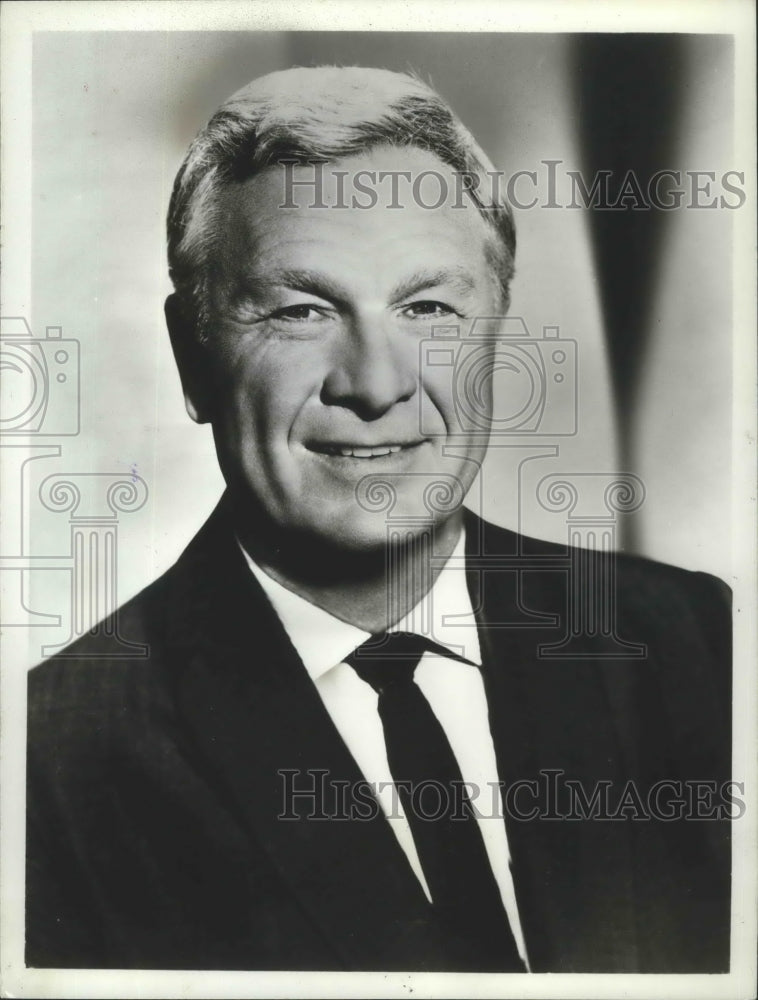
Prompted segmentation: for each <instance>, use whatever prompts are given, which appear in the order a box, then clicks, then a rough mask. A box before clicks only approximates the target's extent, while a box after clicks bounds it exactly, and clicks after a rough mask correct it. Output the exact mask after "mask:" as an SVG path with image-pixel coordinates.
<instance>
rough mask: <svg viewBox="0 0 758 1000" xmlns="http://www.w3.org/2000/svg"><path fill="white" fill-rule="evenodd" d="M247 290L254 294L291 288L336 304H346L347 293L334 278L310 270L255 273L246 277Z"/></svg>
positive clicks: (279, 270) (278, 270) (294, 269)
mask: <svg viewBox="0 0 758 1000" xmlns="http://www.w3.org/2000/svg"><path fill="white" fill-rule="evenodd" d="M245 288H246V290H247V291H252V292H257V291H260V292H267V291H270V290H271V289H272V288H290V289H293V290H294V291H297V292H308V293H309V294H311V295H318V296H319V298H323V299H330V300H331V301H334V302H340V303H341V302H344V301H345V299H346V292H345V289H344V287H343V286H342V285H339V284H338V283H337V282H336V281H334V279H333V278H330V277H329V276H328V275H327V274H323V273H322V272H321V271H314V270H311V269H310V268H281V269H277V270H274V271H271V272H269V273H268V274H266V275H265V276H263V275H257V274H255V273H253V274H250V275H248V276H246V279H245Z"/></svg>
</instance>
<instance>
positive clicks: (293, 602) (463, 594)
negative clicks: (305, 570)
mask: <svg viewBox="0 0 758 1000" xmlns="http://www.w3.org/2000/svg"><path fill="white" fill-rule="evenodd" d="M239 545H240V548H241V549H242V553H243V555H244V556H245V560H246V562H247V564H248V566H249V567H250V570H251V571H252V573H253V575H254V576H255V578H256V579H257V581H258V583H259V584H260V585H261V587H262V588H263V591H264V593H265V594H266V596H267V597H268V599H269V601H271V604H272V605H273V607H274V610H275V611H276V613H277V614H278V615H279V618H280V619H281V622H282V625H284V628H285V630H286V632H287V634H288V636H289V638H290V641H291V642H292V645H293V646H294V647H295V649H296V650H297V652H298V654H299V656H300V659H301V660H302V661H303V664H304V665H305V668H306V670H307V671H308V673H309V674H310V676H311V678H312V679H313V680H314V681H315V680H318V678H319V677H321V675H322V674H325V673H326V672H327V671H328V670H331V668H332V667H334V666H336V665H337V664H338V663H342V662H343V661H344V659H345V657H346V656H348V655H349V654H350V653H351V652H352V651H353V650H354V649H355V648H356V647H357V646H360V645H361V643H363V642H365V641H366V639H368V638H369V636H370V633H369V632H365V631H364V630H363V629H360V628H357V627H356V626H355V625H350V624H348V623H347V622H343V621H340V619H339V618H335V617H334V615H332V614H330V613H329V612H328V611H324V609H323V608H319V607H317V606H316V605H315V604H311V603H310V601H306V600H305V598H303V597H300V596H299V595H298V594H295V593H293V592H292V591H291V590H288V589H287V588H286V587H283V586H282V585H281V584H280V583H277V581H276V580H273V579H272V578H271V577H270V576H269V575H268V574H267V573H265V572H264V570H262V569H261V567H260V566H259V565H258V564H257V563H256V562H255V561H254V560H253V559H251V558H250V556H249V555H248V553H247V552H246V551H245V549H244V548H243V546H242V544H241V543H239ZM465 568H466V539H465V532H464V531H461V536H460V538H459V539H458V544H457V545H456V546H455V549H454V550H453V552H452V554H451V555H450V558H449V559H448V560H447V562H446V563H445V565H444V567H443V568H442V570H441V571H440V573H439V575H438V576H437V579H436V580H435V582H434V586H433V587H432V588H431V590H430V591H429V592H428V593H427V594H425V595H424V597H422V599H421V600H420V601H419V602H418V604H417V605H416V606H415V607H414V608H413V609H412V610H411V611H409V612H408V614H407V615H406V616H405V617H404V618H403V619H401V621H399V622H398V623H397V624H396V625H394V626H392V628H390V629H389V631H390V632H418V633H421V634H425V635H428V636H429V638H430V639H434V640H435V641H436V642H438V643H440V645H442V646H446V647H447V648H448V649H450V650H452V651H453V652H455V653H458V654H459V655H461V656H464V657H465V658H466V659H467V660H471V661H472V663H476V664H481V653H480V649H479V634H478V632H477V628H476V619H475V618H474V611H473V608H472V606H471V597H470V596H469V592H468V587H467V586H466V573H465Z"/></svg>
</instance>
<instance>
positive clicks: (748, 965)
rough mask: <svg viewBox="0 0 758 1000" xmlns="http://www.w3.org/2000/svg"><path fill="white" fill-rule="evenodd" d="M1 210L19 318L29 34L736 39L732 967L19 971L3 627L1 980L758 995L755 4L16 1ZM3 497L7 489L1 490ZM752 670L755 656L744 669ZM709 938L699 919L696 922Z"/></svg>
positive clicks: (72, 985)
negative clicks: (647, 34)
mask: <svg viewBox="0 0 758 1000" xmlns="http://www.w3.org/2000/svg"><path fill="white" fill-rule="evenodd" d="M0 17H1V18H2V50H1V51H2V81H1V82H2V86H1V93H0V99H1V101H2V122H3V142H2V168H3V171H2V172H3V188H2V219H3V265H4V266H3V274H2V303H3V312H4V314H8V315H11V314H12V315H29V313H30V312H31V309H30V303H29V287H30V275H29V260H30V235H31V225H30V221H31V219H30V215H31V212H30V190H29V176H30V175H29V171H28V168H27V165H28V164H29V162H30V156H31V127H30V123H31V117H30V108H31V76H30V67H31V36H32V33H33V32H34V31H37V30H46V31H74V30H101V31H117V30H129V31H135V30H165V31H176V30H215V31H218V30H256V31H261V30H271V31H274V30H275V31H280V30H319V29H320V30H335V27H337V26H338V27H339V29H340V30H345V31H348V30H355V31H367V30H400V31H402V30H413V31H418V30H420V28H419V26H420V25H423V24H433V25H434V30H435V31H461V32H472V31H499V30H500V31H509V32H514V31H527V32H528V31H549V32H560V31H575V32H576V31H603V32H616V31H653V32H656V31H658V32H662V31H674V32H692V33H729V34H734V36H735V58H736V102H735V107H736V123H737V127H736V130H735V134H736V139H735V162H737V163H738V164H739V165H740V169H744V170H745V171H746V179H745V189H746V191H747V192H748V202H747V204H746V206H744V208H743V210H742V211H740V212H739V213H735V244H734V245H735V266H734V303H735V343H736V348H737V349H736V350H735V352H734V354H735V369H734V428H733V433H734V440H733V454H734V478H733V514H734V518H733V523H734V535H733V539H734V544H733V552H734V565H735V581H734V582H735V588H734V589H735V611H736V614H735V618H736V621H737V626H736V634H735V639H736V647H735V663H737V664H740V665H741V669H739V670H738V671H737V672H736V676H735V698H734V702H735V714H734V724H735V725H734V732H735V736H734V764H733V769H734V774H735V776H737V777H739V778H740V779H741V778H742V777H744V779H745V781H746V789H745V799H746V802H747V812H746V815H745V816H744V817H743V818H742V819H741V820H740V821H739V822H737V823H735V825H734V847H735V859H736V861H737V868H736V871H737V872H738V877H737V876H736V877H735V879H734V883H733V917H732V921H733V923H732V942H733V956H732V958H733V961H732V967H733V971H732V973H730V974H729V975H727V976H658V975H644V976H637V975H635V976H628V975H613V976H604V975H585V974H582V975H578V974H577V975H558V974H552V975H531V976H517V977H516V976H505V975H504V976H489V975H486V976H485V975H479V976H463V975H453V974H445V975H441V974H433V975H432V974H420V973H416V974H408V975H405V974H370V973H360V974H352V973H307V974H304V973H239V972H223V973H219V972H155V971H144V972H119V971H112V970H108V971H96V970H84V971H74V970H44V971H40V970H26V969H24V967H23V864H22V859H23V842H24V808H23V805H24V792H23V773H24V730H25V724H24V717H25V701H26V696H25V683H26V678H25V673H24V672H22V671H20V670H18V669H14V666H17V665H18V664H19V663H21V662H23V661H24V656H23V653H24V650H23V649H22V648H21V644H23V641H24V640H23V638H22V637H20V636H18V635H16V634H15V631H16V630H14V634H13V635H11V636H10V637H4V643H3V646H4V669H3V673H2V678H1V681H2V688H1V692H0V693H1V694H2V729H1V732H0V739H1V740H2V743H1V745H0V782H1V784H2V834H3V837H2V847H1V848H0V850H1V853H0V862H1V863H2V879H1V880H0V906H1V907H2V911H1V912H2V918H3V920H2V938H1V939H0V943H1V944H2V967H1V974H2V984H1V991H2V995H3V996H22V997H176V996H179V995H181V996H183V997H230V998H231V997H256V996H268V997H292V996H302V997H341V996H352V997H396V996H410V995H415V996H419V997H423V996H429V997H431V996H434V997H455V996H462V995H465V996H471V997H474V996H476V997H500V996H519V997H577V998H585V997H591V996H592V997H608V998H611V997H643V996H655V997H672V998H673V997H682V998H687V1000H689V998H691V997H696V996H702V997H708V998H720V997H725V998H727V997H729V998H741V997H745V998H748V997H752V996H754V995H755V992H754V990H755V975H756V958H755V942H756V912H755V904H756V890H757V885H758V879H757V874H756V857H758V846H757V845H758V839H757V837H756V822H755V819H756V806H757V805H758V797H757V796H756V747H757V746H758V743H757V741H756V717H755V705H756V703H757V701H758V699H757V697H756V695H757V694H758V691H757V688H756V677H755V670H754V668H753V665H754V664H755V662H756V661H757V660H758V657H756V649H757V648H758V647H757V646H756V628H755V614H754V609H755V604H756V602H755V595H756V549H755V478H754V477H755V471H754V470H755V464H756V462H755V460H756V447H755V442H756V421H755V413H756V394H755V368H754V352H755V330H756V297H755V233H756V231H757V230H756V216H755V193H756V175H755V139H756V134H755V109H756V104H755V91H754V80H755V19H754V11H753V5H752V3H750V0H741V2H719V3H713V2H709V0H626V2H619V0H591V2H587V0H585V2H569V0H536V2H535V0H531V2H523V0H504V2H487V3H485V2H467V3H465V4H463V3H458V2H450V0H438V2H437V3H436V4H431V3H429V2H427V0H409V2H399V0H374V2H373V3H358V2H348V0H320V2H315V0H314V2H302V0H299V2H298V0H287V2H277V3H272V2H267V0H258V2H256V3H254V4H251V3H249V2H244V3H240V2H232V0H208V2H206V0H185V2H181V0H176V2H171V0H143V2H127V0H121V2H119V3H112V2H78V0H75V2H68V3H59V2H45V3H43V2H39V3H34V2H20V0H11V2H6V3H5V4H4V5H3V9H2V11H1V12H0ZM7 495H8V494H6V496H7ZM748 665H751V666H749V667H748ZM703 930H704V933H707V928H704V929H703Z"/></svg>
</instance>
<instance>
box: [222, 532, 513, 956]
mask: <svg viewBox="0 0 758 1000" xmlns="http://www.w3.org/2000/svg"><path fill="white" fill-rule="evenodd" d="M240 548H242V551H243V553H244V555H245V559H246V560H247V563H248V565H249V566H250V569H251V570H252V572H253V574H254V575H255V577H256V579H257V580H258V582H259V583H260V585H261V587H262V588H263V590H264V592H265V594H266V596H267V597H268V599H269V600H270V601H271V604H272V605H273V607H274V609H275V611H276V612H277V614H278V615H279V618H280V619H281V622H282V624H283V625H284V628H285V629H286V631H287V634H288V635H289V638H290V640H291V642H292V644H293V646H294V647H295V649H296V650H297V652H298V654H299V655H300V658H301V659H302V661H303V664H304V665H305V668H306V670H307V671H308V673H309V675H310V677H311V679H312V680H313V683H314V684H315V686H316V690H317V691H318V693H319V695H320V697H321V700H322V701H323V703H324V706H325V708H326V710H327V712H328V713H329V715H330V716H331V719H332V721H333V723H334V725H335V726H336V727H337V730H338V731H339V733H340V735H341V737H342V739H343V741H344V742H345V744H346V746H347V748H348V750H349V751H350V753H351V754H352V756H353V757H354V759H355V761H356V763H357V764H358V767H359V768H360V769H361V771H362V772H363V776H364V777H365V779H366V781H367V782H369V784H370V785H371V787H372V789H374V790H375V794H376V797H377V799H378V801H379V804H380V806H381V808H382V810H383V812H384V814H385V816H386V817H387V820H388V821H389V824H390V827H391V829H392V832H393V833H394V834H395V836H396V837H397V840H398V843H399V844H400V846H401V848H402V849H403V851H404V852H405V855H406V857H407V858H408V862H409V864H410V866H411V868H412V869H413V871H414V873H415V875H416V877H417V878H418V880H419V882H420V883H421V886H422V888H423V890H424V892H425V893H426V896H427V898H428V899H429V901H430V902H431V894H430V892H429V887H428V885H427V883H426V879H425V878H424V872H423V870H422V867H421V863H420V861H419V857H418V853H417V851H416V846H415V844H414V841H413V835H412V833H411V828H410V825H409V823H408V820H407V819H406V816H405V813H404V811H403V807H402V803H401V802H400V797H399V795H398V794H397V790H396V788H395V786H394V784H393V781H392V775H391V773H390V768H389V764H388V763H387V750H386V747H385V743H384V730H383V728H382V723H381V719H380V718H379V713H378V711H377V701H378V695H377V693H376V692H375V691H374V689H373V688H372V687H371V685H370V684H368V683H367V682H366V681H363V680H361V678H360V677H359V676H358V674H357V673H356V672H355V671H354V670H353V668H352V667H351V666H349V665H348V664H347V663H345V662H344V660H345V657H347V656H348V655H349V654H350V653H351V652H352V651H353V650H354V649H355V648H356V647H357V646H360V645H361V643H363V642H365V641H366V639H368V638H369V636H370V633H368V632H364V631H363V630H362V629H359V628H356V627H355V626H354V625H349V624H348V623H347V622H343V621H340V619H339V618H335V617H334V615H331V614H329V612H327V611H324V610H323V609H322V608H319V607H316V605H315V604H311V603H310V602H309V601H306V600H305V599H304V598H302V597H299V596H298V595H297V594H294V593H293V592H292V591H291V590H288V589H287V588H286V587H283V586H282V585H281V584H279V583H277V582H276V581H275V580H273V579H272V578H271V577H270V576H268V575H267V574H266V573H265V572H264V571H263V570H262V569H261V568H260V566H258V565H257V563H255V562H254V561H253V560H252V559H251V558H250V556H249V555H248V554H247V552H245V550H244V548H243V547H242V546H240ZM388 631H390V632H417V633H421V634H424V635H426V636H427V637H428V638H430V639H432V640H434V641H436V642H438V643H440V645H442V646H446V647H447V648H448V649H452V650H453V651H454V652H456V653H458V654H459V655H461V656H464V657H465V658H466V659H467V660H470V661H471V664H474V663H475V664H479V665H481V662H482V661H481V653H480V649H479V635H478V632H477V626H476V620H475V618H474V612H473V609H472V607H471V598H470V596H469V592H468V587H467V586H466V575H465V538H464V535H463V533H462V534H461V537H460V539H459V541H458V544H457V545H456V547H455V550H454V551H453V553H452V555H451V556H450V558H449V559H448V561H447V563H446V564H445V566H444V568H443V569H442V571H441V572H440V574H439V575H438V577H437V579H436V581H435V583H434V586H433V587H432V588H431V590H430V591H429V592H428V593H427V594H426V595H425V597H423V598H422V600H421V601H420V602H419V603H418V604H417V605H416V607H415V608H413V610H412V611H410V612H409V613H408V614H407V615H406V616H405V618H403V619H402V621H399V622H398V623H397V624H396V625H394V626H393V627H392V628H390V629H389V630H388ZM471 664H468V663H461V662H460V661H459V660H453V659H448V658H447V657H444V656H442V655H439V654H436V653H431V652H426V653H424V655H423V656H422V658H421V661H420V662H419V665H418V667H417V668H416V672H415V675H414V679H415V681H416V683H417V684H418V686H419V687H420V688H421V691H422V692H423V694H424V696H425V697H426V699H427V701H428V702H429V704H430V705H431V707H432V711H433V712H434V714H435V716H436V717H437V719H438V720H439V722H440V724H441V726H442V728H443V729H444V730H445V734H446V736H447V738H448V741H449V743H450V746H451V748H452V750H453V753H454V754H455V757H456V760H457V762H458V766H459V768H460V770H461V775H462V777H463V780H464V781H465V782H471V783H472V784H473V786H474V787H476V788H478V789H480V792H479V796H478V799H475V800H474V803H473V804H474V806H475V807H476V808H477V822H478V824H479V829H480V830H481V833H482V839H483V840H484V846H485V849H486V851H487V856H488V858H489V862H490V865H491V867H492V872H493V875H494V877H495V881H496V882H497V885H498V888H499V890H500V895H501V897H502V900H503V905H504V907H505V911H506V913H507V915H508V919H509V921H510V925H511V929H512V931H513V936H514V938H515V940H516V946H517V948H518V950H519V954H520V955H521V958H522V959H523V961H524V963H525V965H526V966H527V968H528V960H527V955H526V948H525V945H524V938H523V934H522V931H521V923H520V920H519V915H518V907H517V905H516V897H515V893H514V890H513V880H512V877H511V870H510V854H509V851H508V842H507V839H506V833H505V824H504V822H503V819H502V816H503V809H502V801H501V796H500V788H499V785H498V773H497V766H496V763H495V749H494V746H493V743H492V736H491V734H490V729H489V721H488V712H487V699H486V696H485V693H484V683H483V681H482V675H481V672H480V670H479V668H478V667H476V666H473V665H471Z"/></svg>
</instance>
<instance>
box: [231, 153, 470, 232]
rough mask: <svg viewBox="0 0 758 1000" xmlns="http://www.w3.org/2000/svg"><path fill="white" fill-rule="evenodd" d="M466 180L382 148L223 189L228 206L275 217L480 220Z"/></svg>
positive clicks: (286, 166)
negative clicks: (411, 215) (383, 215)
mask: <svg viewBox="0 0 758 1000" xmlns="http://www.w3.org/2000/svg"><path fill="white" fill-rule="evenodd" d="M470 184H471V177H470V175H467V174H464V173H462V172H460V171H457V170H455V169H454V168H453V167H451V166H449V165H448V164H447V163H444V162H443V161H442V160H441V159H440V158H439V157H438V156H437V155H436V154H434V153H431V152H429V151H428V150H424V149H419V148H418V147H415V146H392V145H388V144H381V145H377V146H373V147H371V148H370V149H367V150H365V151H363V152H360V153H355V154H353V155H350V156H340V157H336V158H335V159H333V160H313V161H309V162H304V163H300V162H293V161H284V162H281V163H275V164H271V165H270V166H268V167H266V168H264V169H263V170H262V171H260V172H258V173H256V174H255V175H254V176H252V177H250V178H248V179H246V180H244V181H242V182H241V183H239V184H235V185H232V186H231V187H230V188H228V189H227V204H228V205H229V207H230V208H232V209H237V208H238V207H239V205H240V203H242V202H245V201H253V200H257V201H259V202H260V203H261V205H265V206H267V207H272V206H275V207H276V209H277V211H278V212H283V213H287V212H303V211H308V210H315V211H322V212H323V211H327V210H329V209H331V210H334V211H347V210H350V209H355V210H357V211H360V212H366V213H369V212H373V213H376V212H383V211H390V212H396V213H399V212H414V211H418V212H421V213H437V212H445V211H447V210H453V211H455V212H456V214H457V215H459V216H460V217H461V221H463V219H465V218H467V217H469V216H473V217H478V218H481V214H480V211H479V209H478V207H477V206H476V204H475V203H474V200H473V199H472V197H471V195H470V193H469V190H468V188H469V186H470Z"/></svg>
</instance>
